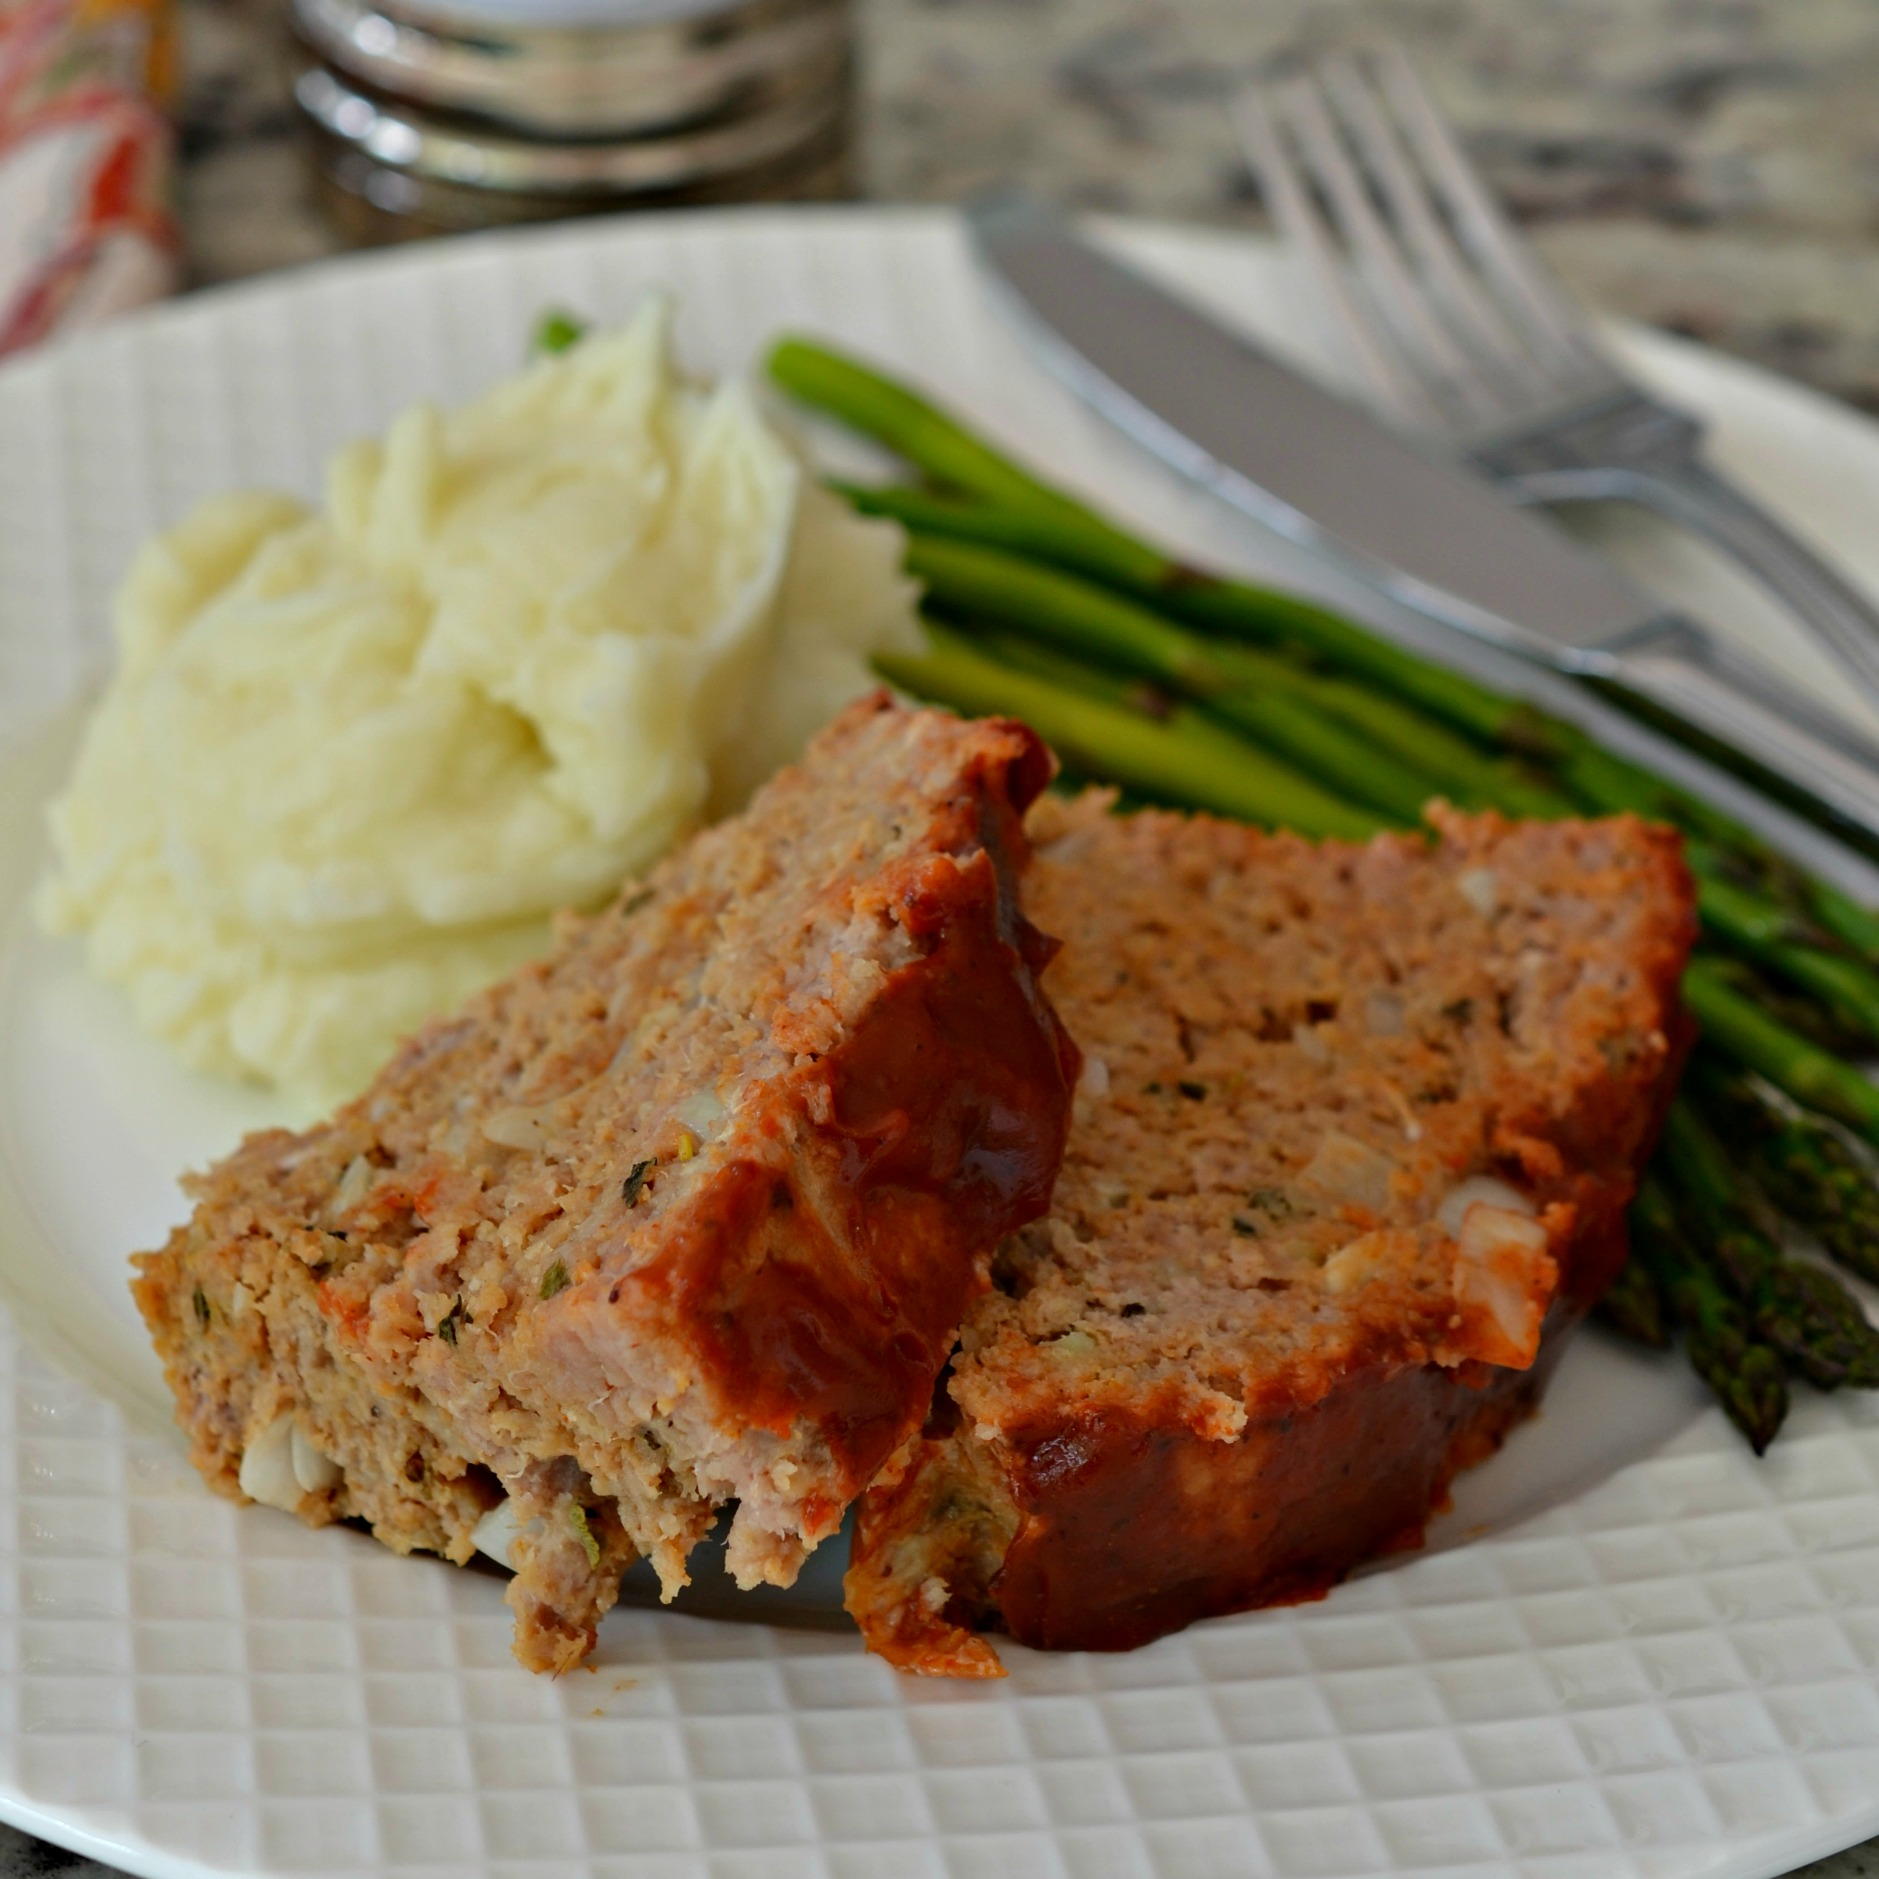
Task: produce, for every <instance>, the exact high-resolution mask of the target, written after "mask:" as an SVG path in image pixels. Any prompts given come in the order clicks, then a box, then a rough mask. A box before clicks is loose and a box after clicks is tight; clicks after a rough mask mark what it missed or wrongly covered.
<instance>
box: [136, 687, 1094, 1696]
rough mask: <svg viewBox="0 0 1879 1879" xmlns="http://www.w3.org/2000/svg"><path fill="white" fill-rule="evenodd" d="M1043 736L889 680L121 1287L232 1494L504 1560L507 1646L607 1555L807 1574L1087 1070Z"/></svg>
mask: <svg viewBox="0 0 1879 1879" xmlns="http://www.w3.org/2000/svg"><path fill="white" fill-rule="evenodd" d="M1048 775H1049V760H1048V757H1047V755H1046V753H1045V752H1044V750H1043V749H1042V747H1041V746H1040V745H1039V744H1038V742H1037V741H1036V739H1035V738H1034V737H1032V736H1031V734H1030V733H1029V732H1028V731H1026V730H1024V729H1023V728H1022V727H1021V726H1017V725H1013V724H1009V723H1001V722H981V723H964V722H961V721H960V720H958V719H955V718H952V717H949V716H946V715H944V714H941V713H937V712H916V711H908V710H904V709H901V708H899V707H897V706H895V705H893V704H892V703H891V701H889V700H888V699H887V698H885V697H884V696H883V697H878V698H875V699H872V700H867V701H864V702H862V703H861V704H859V705H857V706H855V707H852V708H851V709H850V710H849V711H848V712H846V713H845V714H843V716H842V717H841V718H839V719H838V720H837V721H836V722H835V723H834V724H833V725H832V726H831V727H830V729H829V730H828V731H826V732H825V733H824V734H823V735H822V736H821V737H820V738H819V739H818V740H817V741H816V743H815V744H814V745H813V746H812V747H811V749H810V751H809V752H808V754H807V755H806V757H805V758H804V760H803V762H802V763H801V764H800V765H798V766H796V767H795V768H793V769H791V770H789V771H786V772H784V773H783V774H781V775H780V776H778V777H777V778H776V779H775V780H774V781H772V782H771V783H770V784H769V785H768V786H767V787H766V788H765V789H764V790H763V791H761V792H760V793H759V795H758V796H757V798H756V799H755V801H754V802H753V803H752V805H751V807H750V809H749V810H748V811H747V812H746V813H745V814H744V815H742V816H740V817H738V818H735V819H733V820H732V821H729V822H727V823H724V824H721V825H720V826H718V827H716V828H714V829H711V830H708V831H707V832H705V833H704V834H702V835H700V836H698V837H697V838H696V839H695V840H694V841H693V842H692V843H691V844H690V845H689V846H688V847H686V848H685V849H684V850H683V851H681V852H679V853H678V854H676V855H674V856H673V857H672V858H671V859H669V860H668V861H667V862H665V863H664V864H663V865H662V866H661V867H659V868H658V869H657V870H656V871H655V872H654V873H653V874H652V875H650V876H649V877H648V878H647V879H646V880H644V881H643V882H635V883H633V884H630V885H629V886H628V887H627V888H626V889H625V890H624V891H623V892H622V894H621V895H620V897H619V898H618V900H617V901H616V902H615V903H614V904H613V905H612V906H611V907H610V908H608V909H607V910H606V911H605V912H603V913H601V914H599V915H596V916H594V917H592V918H584V919H571V920H569V921H568V922H567V923H566V926H565V929H564V931H563V932H562V933H561V935H560V938H559V943H558V945H557V948H556V950H555V951H554V953H553V954H552V956H551V957H549V958H547V959H546V960H544V961H542V962H541V963H539V964H537V965H533V966H530V967H528V968H526V969H524V970H523V971H521V972H519V973H517V974H516V975H514V976H513V977H512V978H510V979H508V980H506V981H504V982H503V983H502V984H500V985H498V986H496V987H495V988H494V989H493V990H491V991H490V992H488V993H486V994H484V995H483V996H482V997H480V998H478V999H476V1000H473V1001H472V1002H471V1003H470V1004H469V1005H468V1006H466V1007H465V1008H464V1009H463V1010H461V1011H460V1012H457V1013H456V1014H454V1015H452V1016H450V1017H447V1018H444V1019H441V1020H439V1021H438V1022H436V1023H433V1024H432V1025H430V1026H428V1027H427V1028H426V1029H424V1030H423V1031H421V1032H419V1033H418V1034H417V1035H416V1036H415V1037H413V1038H412V1039H411V1040H410V1041H409V1042H408V1043H407V1044H406V1045H405V1046H404V1047H403V1048H402V1049H401V1050H400V1051H399V1052H398V1054H397V1056H396V1057H395V1058H394V1059H393V1061H392V1062H391V1063H390V1064H388V1065H387V1066H386V1068H385V1070H384V1071H383V1072H382V1073H381V1075H380V1076H379V1077H378V1079H377V1080H376V1081H375V1082H374V1083H373V1085H372V1086H371V1087H370V1088H369V1089H368V1090H367V1091H366V1092H365V1093H364V1095H362V1096H361V1097H359V1098H358V1099H357V1100H356V1101H354V1102H352V1103H350V1104H348V1105H347V1106H346V1107H345V1108H344V1109H342V1110H341V1111H340V1112H339V1113H338V1114H337V1115H336V1116H335V1117H334V1118H333V1119H332V1120H331V1121H330V1122H327V1123H324V1124H322V1125H321V1126H319V1127H317V1128H314V1129H312V1130H309V1131H307V1132H305V1133H302V1134H290V1133H287V1132H285V1131H279V1130H275V1131H270V1132H268V1133H265V1134H260V1135H256V1136H252V1137H250V1138H249V1139H248V1140H247V1141H246V1142H244V1143H243V1144H242V1146H241V1147H240V1148H239V1149H238V1150H237V1151H236V1153H235V1154H234V1155H232V1156H231V1157H230V1158H229V1159H228V1160H227V1161H225V1162H223V1163H222V1164H221V1165H220V1166H219V1167H216V1168H214V1169H212V1170H211V1171H209V1172H208V1173H207V1174H205V1175H202V1176H200V1177H198V1178H196V1179H195V1180H194V1181H193V1182H192V1183H191V1191H192V1193H193V1196H194V1198H195V1202H196V1208H195V1213H194V1216H193V1217H192V1219H191V1220H190V1221H189V1223H188V1224H187V1225H186V1226H184V1227H182V1228H180V1229H179V1230H178V1231H177V1232H176V1233H174V1234H173V1235H172V1236H171V1238H170V1241H169V1243H168V1245H167V1246H166V1247H165V1248H164V1249H163V1250H162V1251H161V1252H157V1253H149V1254H145V1255H142V1256H141V1257H139V1258H138V1259H137V1260H136V1262H135V1264H136V1266H137V1278H136V1281H135V1285H134V1290H135V1293H136V1297H137V1302H138V1304H139V1306H140V1307H141V1309H142V1311H143V1314H144V1317H145V1319H146V1321H147V1322H148V1324H149V1327H150V1330H151V1333H152V1335H153V1337H154V1339H155V1341H156V1345H157V1349H158V1351H159V1353H160V1354H161V1356H162V1358H163V1361H164V1366H165V1370H166V1373H167V1375H168V1378H169V1382H170V1386H171V1388H172V1390H173V1391H174V1393H175V1396H176V1402H177V1416H178V1420H179V1421H180V1423H181V1425H182V1427H183V1429H184V1430H185V1432H186V1433H187V1434H188V1437H189V1440H190V1446H191V1451H192V1455H193V1458H194V1460H195V1462H196V1465H197V1466H198V1467H199V1468H200V1469H201V1471H202V1473H203V1474H204V1475H205V1477H206V1478H207V1479H208V1481H209V1483H210V1485H211V1486H213V1487H215V1488H217V1489H218V1490H220V1491H222V1492H224V1493H227V1494H231V1495H234V1496H236V1497H237V1498H241V1497H243V1496H246V1497H248V1498H257V1499H262V1500H266V1501H269V1502H271V1503H272V1504H274V1505H276V1506H280V1507H284V1508H286V1509H288V1510H289V1511H292V1512H294V1513H297V1514H298V1515H299V1516H300V1517H301V1518H302V1519H304V1520H307V1521H308V1522H310V1523H312V1524H315V1525H318V1524H322V1523H324V1522H327V1521H331V1520H338V1519H345V1518H349V1517H357V1518H359V1519H361V1520H363V1521H365V1522H366V1523H367V1524H369V1525H370V1527H371V1528H372V1530H373V1532H374V1533H375V1534H376V1535H377V1536H378V1538H380V1539H381V1540H383V1541H384V1542H385V1543H386V1544H387V1545H390V1546H392V1547H394V1548H397V1549H398V1550H400V1551H407V1550H411V1549H414V1548H425V1549H428V1550H431V1551H434V1552H437V1553H441V1554H444V1555H445V1556H446V1557H448V1558H451V1559H455V1560H459V1561H461V1560H464V1559H467V1558H468V1557H469V1555H470V1553H471V1551H472V1550H473V1548H475V1547H476V1546H478V1545H479V1544H481V1545H483V1546H484V1547H485V1549H486V1550H488V1551H490V1552H492V1553H494V1554H496V1555H497V1556H499V1557H504V1558H506V1559H507V1560H508V1561H509V1562H510V1563H512V1564H513V1565H514V1566H515V1567H516V1569H517V1571H516V1578H515V1581H514V1583H513V1585H512V1587H511V1590H510V1602H511V1604H512V1605H513V1606H514V1607H515V1610H516V1614H517V1652H518V1655H519V1656H520V1657H521V1658H522V1660H523V1661H524V1662H525V1663H527V1664H529V1665H530V1666H531V1667H533V1668H538V1669H563V1668H566V1667H568V1666H569V1665H571V1664H573V1663H576V1662H578V1661H579V1660H580V1659H581V1657H583V1656H584V1655H585V1654H586V1652H587V1651H588V1650H589V1649H590V1648H591V1646H592V1644H593V1641H594V1635H595V1626H596V1625H597V1623H598V1621H599V1619H600V1617H601V1615H602V1614H603V1613H604V1612H605V1610H606V1609H607V1607H608V1606H609V1605H610V1604H611V1602H612V1600H613V1597H614V1595H615V1591H616V1589H617V1583H618V1579H619V1575H620V1572H621V1570H622V1568H623V1567H624V1566H625V1565H626V1564H628V1563H630V1561H631V1560H632V1558H633V1557H634V1556H635V1554H643V1555H646V1556H648V1557H650V1558H651V1560H652V1561H653V1563H654V1564H655V1566H656V1567H657V1569H658V1571H659V1574H660V1576H661V1579H662V1581H663V1583H664V1585H665V1587H666V1589H667V1591H668V1594H669V1593H670V1592H672V1591H674V1590H676V1589H677V1587H678V1586H679V1585H681V1584H682V1583H683V1582H684V1579H685V1558H686V1555H687V1553H688V1552H689V1551H690V1549H691V1547H692V1546H693V1545H694V1544H695V1542H696V1541H697V1540H698V1539H699V1538H700V1537H701V1536H702V1535H703V1534H704V1532H705V1531H706V1529H707V1528H708V1527H709V1526H710V1525H711V1524H712V1521H713V1519H714V1517H715V1514H716V1511H717V1510H718V1509H719V1508H720V1507H721V1506H723V1505H724V1504H725V1503H727V1502H730V1501H735V1502H736V1503H737V1513H736V1517H735V1520H734V1522H733V1524H732V1527H731V1531H730V1538H729V1564H730V1567H731V1569H732V1571H733V1572H734V1573H735V1574H736V1576H737V1577H738V1579H739V1581H740V1582H741V1583H744V1584H746V1585H748V1584H754V1583H757V1582H759V1581H769V1582H771V1583H777V1584H787V1583H789V1581H790V1580H791V1579H792V1578H793V1577H794V1576H795V1573H796V1571H797V1568H798V1566H799V1565H800V1563H801V1561H802V1558H803V1557H804V1555H805V1553H806V1552H807V1551H808V1550H809V1549H810V1548H811V1547H813V1546H814V1545H815V1544H816V1543H817V1542H818V1541H820V1540H822V1539H824V1538H826V1537H827V1536H828V1535H829V1534H831V1533H833V1532H834V1531H835V1530H836V1528H837V1527H838V1525H839V1524H840V1522H841V1519H842V1515H843V1512H844V1510H845V1508H846V1507H847V1506H848V1504H849V1503H850V1502H851V1501H852V1500H853V1499H854V1497H855V1496H856V1495H857V1494H858V1493H859V1492H860V1490H861V1489H862V1487H863V1486H864V1485H865V1484H866V1483H867V1481H868V1480H869V1479H870V1478H871V1477H872V1476H873V1475H874V1474H875V1472H876V1471H877V1469H878V1468H879V1467H880V1465H881V1463H882V1462H883V1461H884V1459H885V1458H887V1457H888V1456H889V1455H890V1454H892V1453H893V1452H894V1451H895V1450H896V1448H897V1447H898V1446H899V1445H900V1444H901V1443H902V1442H903V1441H904V1439H905V1438H906V1437H907V1436H908V1435H909V1434H910V1433H912V1432H913V1431H914V1430H915V1429H917V1427H918V1426H919V1424H920V1421H921V1418H922V1417H923V1416H924V1414H925V1412H926V1408H927V1405H928V1403H929V1402H930V1400H931V1397H932V1392H933V1387H934V1381H935V1378H936V1376H937V1375H938V1372H939V1369H940V1366H941V1364H942V1362H943V1360H944V1358H945V1356H946V1353H947V1351H948V1349H949V1347H950V1345H951V1342H952V1339H953V1337H954V1335H955V1333H956V1330H957V1327H958V1325H959V1322H960V1320H961V1318H962V1316H963V1315H964V1313H965V1310H966V1307H967V1304H968V1302H969V1301H970V1299H971V1298H972V1296H973V1295H974V1294H975V1292H976V1291H977V1290H978V1289H980V1287H981V1286H982V1285H983V1283H984V1276H985V1266H986V1261H987V1256H988V1254H989V1251H990V1249H991V1248H992V1247H993V1246H994V1245H995V1244H996V1243H997V1242H998V1241H999V1240H1000V1239H1001V1238H1003V1237H1004V1236H1006V1235H1008V1234H1009V1233H1010V1232H1012V1231H1013V1230H1014V1229H1015V1228H1016V1227H1018V1226H1019V1225H1021V1224H1022V1223H1023V1222H1025V1221H1027V1220H1030V1219H1033V1218H1035V1217H1037V1216H1038V1215H1039V1214H1041V1213H1042V1211H1043V1210H1044V1208H1045V1206H1046V1205H1047V1204H1048V1199H1049V1195H1050V1191H1051V1184H1052V1181H1053V1179H1054V1177H1055V1174H1056V1170H1057V1165H1058V1161H1059V1159H1060V1156H1061V1153H1062V1148H1063V1141H1064V1135H1065V1131H1066V1128H1067V1126H1068V1117H1069V1109H1070V1089H1071V1086H1072V1084H1073V1082H1074V1079H1075V1076H1076V1066H1077V1060H1076V1053H1075V1051H1074V1049H1073V1047H1072V1046H1071V1045H1070V1044H1069V1043H1068V1041H1067V1040H1066V1038H1065V1036H1064V1034H1063V1032H1062V1031H1061V1029H1060V1028H1059V1026H1058V1025H1057V1022H1056V1020H1055V1018H1054V1016H1053V1015H1052V1013H1051V1011H1050V1009H1049V1007H1048V1005H1047V1004H1046V1003H1045V1001H1044V1000H1043V998H1042V997H1041V995H1040V993H1039V991H1038V988H1037V984H1036V979H1035V969H1036V968H1037V967H1038V966H1039V965H1041V963H1042V961H1043V960H1044V958H1045V957H1046V956H1047V955H1048V952H1049V947H1048V945H1047V943H1046V942H1045V941H1043V940H1042V939H1041V938H1040V937H1039V935H1038V934H1037V932H1036V931H1035V930H1034V929H1033V928H1031V927H1030V926H1029V925H1028V923H1027V922H1026V921H1025V920H1024V919H1023V918H1022V917H1021V915H1020V913H1019V910H1018V906H1017V901H1016V882H1017V877H1018V875H1019V873H1020V872H1021V870H1022V869H1023V867H1024V866H1025V865H1026V862H1027V860H1028V850H1027V846H1026V843H1025V838H1024V835H1023V830H1022V826H1021V816H1022V813H1023V810H1024V808H1025V807H1026V806H1027V805H1028V804H1029V803H1030V802H1031V800H1032V799H1033V798H1034V797H1035V796H1036V794H1037V792H1038V790H1039V789H1040V788H1042V786H1043V784H1044V783H1045V781H1046V780H1047V778H1048Z"/></svg>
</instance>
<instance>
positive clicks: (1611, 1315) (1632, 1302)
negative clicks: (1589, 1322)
mask: <svg viewBox="0 0 1879 1879" xmlns="http://www.w3.org/2000/svg"><path fill="white" fill-rule="evenodd" d="M1598 1312H1599V1316H1600V1317H1601V1318H1603V1319H1604V1320H1605V1322H1606V1323H1607V1324H1609V1325H1610V1326H1611V1327H1612V1329H1613V1330H1614V1331H1617V1332H1619V1333H1621V1334H1622V1335H1623V1336H1625V1337H1628V1338H1629V1339H1630V1340H1631V1341H1632V1342H1633V1343H1634V1344H1647V1345H1649V1346H1650V1348H1651V1349H1652V1350H1658V1351H1661V1350H1665V1349H1668V1348H1669V1345H1670V1329H1669V1327H1668V1326H1667V1325H1666V1324H1665V1322H1664V1297H1663V1294H1662V1293H1661V1292H1660V1291H1659V1290H1658V1289H1657V1281H1656V1280H1655V1279H1654V1278H1652V1277H1651V1273H1650V1269H1649V1267H1647V1266H1646V1265H1645V1264H1644V1263H1643V1262H1642V1261H1641V1260H1639V1259H1636V1258H1632V1259H1627V1260H1626V1261H1625V1263H1624V1264H1623V1265H1622V1266H1621V1267H1619V1269H1618V1276H1617V1278H1615V1279H1614V1280H1613V1281H1612V1282H1611V1285H1610V1287H1609V1288H1608V1289H1607V1291H1606V1293H1605V1296H1604V1297H1603V1298H1601V1299H1600V1300H1599V1302H1598Z"/></svg>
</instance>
